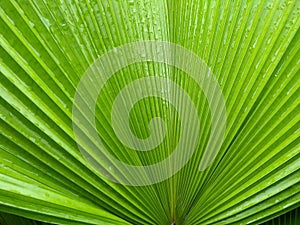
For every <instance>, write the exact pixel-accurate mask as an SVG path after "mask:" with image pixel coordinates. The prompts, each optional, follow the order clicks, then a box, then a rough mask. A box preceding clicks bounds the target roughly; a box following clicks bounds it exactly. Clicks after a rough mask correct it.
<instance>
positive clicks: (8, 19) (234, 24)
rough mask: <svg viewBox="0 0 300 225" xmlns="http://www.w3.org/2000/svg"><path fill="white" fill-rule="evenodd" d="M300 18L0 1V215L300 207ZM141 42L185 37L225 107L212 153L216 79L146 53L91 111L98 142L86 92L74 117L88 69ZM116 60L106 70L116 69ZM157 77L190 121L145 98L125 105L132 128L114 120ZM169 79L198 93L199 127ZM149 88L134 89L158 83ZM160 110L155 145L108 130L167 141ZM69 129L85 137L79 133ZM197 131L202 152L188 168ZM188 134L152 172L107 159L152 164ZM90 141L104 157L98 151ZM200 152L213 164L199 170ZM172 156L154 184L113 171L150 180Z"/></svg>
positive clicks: (230, 8) (239, 6)
mask: <svg viewBox="0 0 300 225" xmlns="http://www.w3.org/2000/svg"><path fill="white" fill-rule="evenodd" d="M299 27H300V1H298V0H289V1H287V0H261V1H247V0H237V1H221V0H212V1H201V0H178V1H177V0H176V1H172V0H163V1H162V0H151V1H150V0H128V1H118V0H89V1H87V0H84V1H79V0H75V1H73V0H72V1H71V0H54V1H47V0H39V1H35V0H27V1H25V0H0V28H1V29H0V45H1V48H0V124H1V125H0V131H1V133H0V140H1V141H0V154H1V157H0V211H3V212H6V213H11V214H16V215H19V216H23V217H26V218H31V219H35V220H40V221H44V222H48V223H55V224H166V225H167V224H171V223H173V222H176V225H178V224H186V225H190V224H218V225H219V224H247V223H249V224H258V223H260V222H263V221H266V220H267V219H270V218H273V217H275V216H279V215H281V214H282V213H285V212H287V211H288V210H291V209H294V208H295V207H298V206H299V199H300V197H299V194H300V193H299V192H300V188H299V187H300V164H299V156H300V138H299V136H300V129H299V126H300V107H299V103H300V76H299V71H300V63H299V54H300V29H299ZM146 40H152V41H165V42H171V43H174V44H176V45H177V46H182V47H184V48H185V49H187V50H188V51H190V52H192V53H193V54H194V56H197V57H199V58H200V59H201V60H202V61H203V65H204V63H205V64H206V65H207V66H208V67H209V68H210V71H211V73H210V74H211V76H212V77H213V78H211V79H216V82H217V83H218V85H219V86H220V90H221V91H222V95H223V96H222V97H223V98H224V102H225V106H226V130H225V134H224V137H223V139H222V145H221V147H220V149H217V147H218V146H217V144H215V145H214V146H213V147H212V148H211V149H209V151H208V152H207V151H206V147H207V145H208V143H210V142H209V140H210V139H209V138H210V136H212V137H214V141H215V142H217V141H216V140H217V139H218V138H219V137H221V136H222V129H221V127H222V126H220V127H219V129H215V130H214V129H213V122H214V121H215V120H216V117H213V112H214V111H213V110H211V108H210V102H209V99H208V98H207V96H206V94H205V93H206V92H205V90H206V91H207V92H209V93H212V95H213V96H215V97H214V98H213V104H214V105H216V106H218V107H220V104H221V103H222V99H221V98H218V97H216V95H214V94H215V93H217V91H218V90H217V89H216V88H214V87H212V85H211V83H207V85H206V86H204V89H201V88H200V87H199V85H198V83H197V82H198V81H199V80H201V79H202V77H201V74H200V73H199V77H196V79H195V77H194V78H193V77H192V76H191V75H190V74H188V73H186V72H185V71H183V70H181V69H180V68H176V66H172V65H167V64H166V63H162V62H156V61H155V62H154V61H149V60H148V61H145V60H144V61H143V60H141V62H138V63H134V64H131V65H128V66H126V67H124V68H122V69H120V70H118V71H116V72H115V73H114V75H113V76H112V77H111V78H110V79H109V80H107V82H106V83H105V85H104V87H103V89H102V90H101V92H100V95H99V96H98V97H97V101H96V107H95V115H94V119H95V123H96V128H97V132H98V136H97V138H99V139H100V140H101V141H102V142H103V145H102V146H101V147H99V145H98V142H97V140H95V139H94V137H93V136H92V135H91V133H90V131H89V130H86V129H84V125H86V124H90V122H91V121H89V119H88V118H85V117H84V116H86V115H85V114H84V111H85V110H87V109H89V107H90V106H89V104H88V103H89V102H88V101H87V102H86V108H80V109H79V111H80V112H81V113H82V115H83V117H82V120H81V121H76V120H75V119H76V118H75V119H74V111H73V109H74V107H76V106H77V105H76V104H75V103H76V102H75V96H76V94H78V87H79V86H78V85H79V84H80V81H81V79H82V78H83V77H84V76H85V74H87V71H89V70H88V68H91V66H92V65H97V62H99V61H97V60H99V59H101V58H100V56H103V55H104V54H105V53H108V52H115V53H114V54H123V55H124V54H125V55H128V54H130V52H131V51H134V49H131V50H130V51H128V52H118V50H119V49H120V46H123V45H124V44H128V43H132V42H139V41H146ZM160 43H161V42H160ZM145 48H146V47H145ZM140 50H141V51H145V49H143V47H141V49H140ZM157 55H158V56H159V55H160V54H157ZM174 55H175V56H174V57H175V58H176V57H177V55H176V52H174ZM151 56H153V57H155V56H156V55H155V54H154V53H153V54H152V55H151ZM141 58H143V56H142V55H141ZM166 58H167V56H166ZM171 59H173V58H171ZM189 59H190V58H188V57H185V56H184V55H179V56H178V57H177V58H176V60H177V61H176V60H175V61H176V63H178V62H180V63H182V64H183V65H185V67H186V68H190V72H195V71H193V68H196V67H195V66H197V65H194V64H195V63H194V64H193V62H190V61H189ZM113 60H114V58H112V60H111V62H108V63H107V65H105V68H108V69H113V67H114V66H116V64H114V61H113ZM201 65H202V64H201ZM205 68H206V66H203V70H204V71H206V70H205ZM93 72H95V71H93ZM98 73H99V71H98ZM151 77H152V78H153V77H155V78H161V79H168V80H169V81H170V82H169V83H167V84H164V85H165V86H163V88H160V89H159V91H161V92H162V94H161V95H162V96H167V97H170V98H173V99H175V100H176V102H177V103H178V106H179V108H180V109H183V111H184V114H183V115H185V118H180V115H181V114H180V112H179V111H180V110H178V108H176V107H175V106H174V105H172V104H170V103H168V101H167V100H166V99H163V98H158V97H155V96H150V97H149V96H148V97H147V98H144V99H142V100H141V101H138V102H137V103H136V104H134V106H133V107H132V108H131V111H130V114H129V118H128V120H129V122H128V123H129V125H130V132H131V133H129V132H128V130H127V129H125V128H124V121H125V120H124V121H123V120H122V119H120V121H117V122H116V121H112V120H113V119H112V117H111V115H112V107H113V105H114V101H115V99H116V98H117V96H118V94H119V93H120V92H121V90H122V89H123V88H125V87H127V86H128V85H129V84H130V83H132V82H134V81H137V80H140V79H143V78H149V79H150V78H151ZM101 79H102V78H101V77H100V78H99V80H94V81H93V82H92V85H91V86H88V87H85V88H86V90H87V91H88V94H89V95H87V96H83V97H85V98H86V99H89V98H90V97H91V96H92V95H93V93H94V91H95V90H96V87H97V85H98V83H99V82H100V80H101ZM207 79H208V78H207ZM210 81H211V80H210ZM173 83H174V84H176V85H177V86H176V87H178V88H179V89H182V90H184V93H186V94H187V96H189V99H191V101H192V103H193V106H194V107H195V109H196V112H197V114H196V116H197V117H198V120H199V123H198V122H197V121H194V120H193V119H190V118H192V114H191V111H190V108H188V104H187V102H186V101H185V100H184V98H181V97H182V96H180V95H179V93H177V91H176V90H177V89H176V90H175V89H173V88H172V87H171V84H173ZM93 85H94V86H93ZM147 85H148V84H147V83H145V85H144V86H143V85H141V86H140V87H139V88H137V89H135V90H131V91H129V92H128V93H129V95H130V96H133V97H134V96H136V95H138V93H147V91H148V92H149V91H150V90H152V89H153V88H158V87H161V84H151V85H148V86H147ZM205 88H206V89H205ZM138 89H140V90H138ZM122 96H123V97H124V96H125V95H122ZM178 96H179V97H178ZM81 97H82V96H81ZM218 107H217V108H216V109H215V112H216V114H217V115H218V117H217V122H218V124H222V117H221V115H222V110H220V111H221V112H219V111H218V109H222V107H221V108H218ZM120 113H122V112H120ZM156 117H159V118H162V119H163V121H164V122H165V130H166V133H165V136H164V138H163V139H162V141H161V143H160V144H159V145H157V146H155V147H154V148H153V149H151V151H136V150H135V149H134V148H132V147H130V146H127V145H126V144H124V143H123V142H122V140H120V138H119V137H118V134H117V133H116V132H115V129H114V127H113V122H116V124H117V125H119V126H118V127H119V128H118V129H119V131H120V133H121V134H122V137H123V139H126V140H131V139H130V138H128V137H131V138H132V137H137V138H139V139H140V140H147V139H148V138H149V137H154V139H153V140H155V141H156V140H161V139H160V138H159V135H162V134H163V130H162V128H161V127H160V126H158V125H157V124H156V126H155V123H153V124H154V125H153V126H152V127H151V124H152V122H151V121H153V120H152V119H153V118H156ZM187 118H188V119H187ZM182 121H187V122H186V124H185V122H184V123H183V122H182ZM160 125H161V124H160ZM183 125H187V126H188V129H187V130H184V129H183ZM74 126H75V127H77V128H78V129H79V131H80V132H82V135H81V136H82V140H84V141H82V142H78V140H77V136H76V135H75V132H74ZM198 126H199V131H200V133H199V135H197V127H198ZM152 128H153V129H154V130H156V131H158V132H157V133H154V134H153V132H152V131H153V129H152ZM151 129H152V130H151ZM130 135H132V136H130ZM151 135H152V136H151ZM153 135H156V136H153ZM194 136H196V139H197V142H196V148H195V149H193V150H195V151H194V153H193V155H192V156H191V158H190V159H188V162H187V163H186V164H185V165H181V163H180V162H181V161H180V160H183V159H185V157H187V154H185V153H186V152H187V151H188V150H189V149H190V148H193V143H192V142H191V141H189V140H191V139H193V138H195V137H194ZM182 140H183V143H184V147H185V152H182V153H180V157H178V158H177V160H173V161H172V160H170V161H168V163H169V164H167V165H169V166H170V167H169V170H168V171H165V170H157V171H156V173H153V174H150V175H151V176H150V175H149V173H148V172H147V169H145V170H143V171H144V173H142V174H138V175H139V176H138V175H137V176H135V174H128V173H127V174H126V171H123V170H121V171H119V170H120V168H121V167H118V166H116V165H114V164H113V163H109V162H110V161H109V162H108V161H107V159H106V158H105V157H107V158H108V159H109V157H114V158H116V159H118V160H119V161H120V162H123V163H127V164H128V165H134V166H144V167H143V168H146V167H147V166H149V165H153V164H155V163H159V162H161V161H163V160H164V159H168V157H169V156H171V155H172V153H173V152H174V149H175V148H176V146H178V145H179V143H182V142H181V141H182ZM77 142H78V143H79V146H78V145H77ZM95 146H96V147H99V149H100V151H101V152H102V153H103V149H104V148H106V149H107V150H108V151H107V154H106V153H105V154H104V153H103V154H102V155H97V153H96V154H95V152H94V151H93V150H92V149H93V148H94V147H95ZM81 148H83V149H84V150H85V151H86V153H88V154H90V155H91V156H93V159H90V161H89V160H87V158H86V157H85V155H84V154H82V151H81ZM138 150H140V149H138ZM214 153H217V154H214ZM108 154H110V155H111V156H109V155H108ZM205 157H206V158H205ZM203 158H204V159H213V160H212V162H211V163H210V161H209V160H208V161H209V162H206V161H205V163H206V164H205V166H208V167H207V168H206V167H205V169H204V170H199V168H201V162H202V161H201V159H202V160H203ZM91 161H92V163H91ZM178 164H180V165H179V166H180V170H179V171H178V172H176V173H175V174H174V175H173V176H170V177H168V179H165V180H163V181H161V182H158V183H153V184H151V185H142V186H134V185H133V186H130V185H125V184H122V183H120V182H119V183H118V180H117V178H118V176H117V175H120V176H121V175H122V176H124V177H127V178H128V177H134V178H136V179H137V180H139V179H146V180H147V179H148V180H150V181H151V180H152V179H153V177H158V176H161V175H162V174H173V173H172V172H174V170H176V169H175V168H176V167H177V166H178ZM181 166H182V168H181ZM202 166H203V164H202ZM107 174H108V175H110V177H113V176H115V177H114V179H116V180H115V181H113V180H112V179H111V178H110V179H109V176H106V175H107ZM12 220H14V218H13V219H12ZM11 224H12V223H11ZM19 224H21V222H20V223H19Z"/></svg>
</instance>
